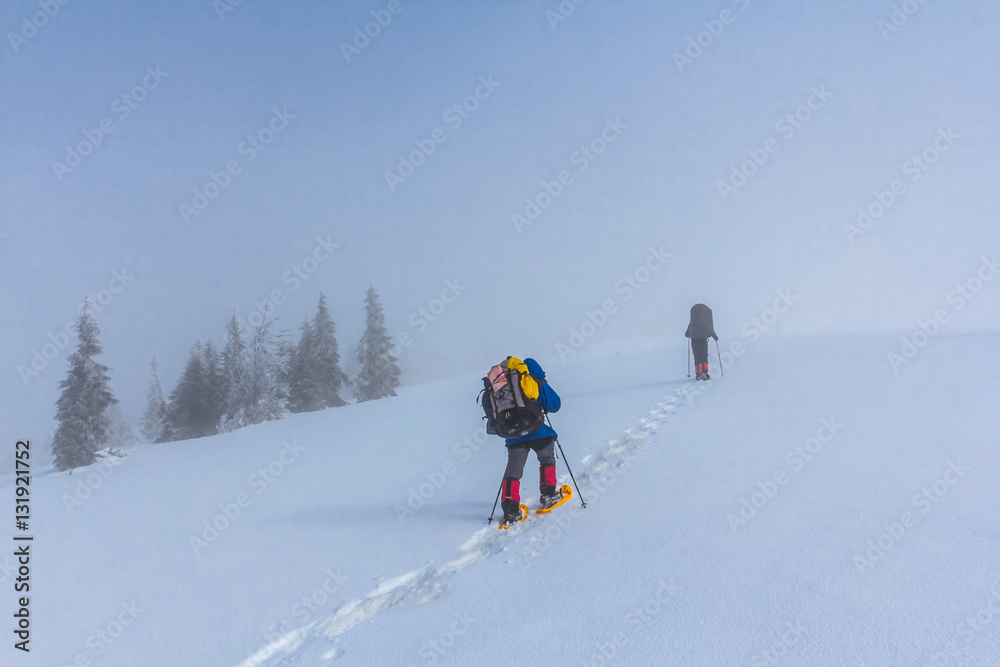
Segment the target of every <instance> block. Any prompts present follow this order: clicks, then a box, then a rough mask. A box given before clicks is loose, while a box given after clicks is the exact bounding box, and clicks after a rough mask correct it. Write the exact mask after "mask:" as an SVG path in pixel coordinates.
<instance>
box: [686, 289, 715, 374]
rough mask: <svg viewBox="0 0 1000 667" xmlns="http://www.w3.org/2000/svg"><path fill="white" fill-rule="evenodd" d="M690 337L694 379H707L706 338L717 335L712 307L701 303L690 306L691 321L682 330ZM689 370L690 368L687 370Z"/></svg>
mask: <svg viewBox="0 0 1000 667" xmlns="http://www.w3.org/2000/svg"><path fill="white" fill-rule="evenodd" d="M684 335H685V336H686V337H687V338H690V339H691V351H692V352H694V371H695V379H697V380H709V379H711V377H710V376H709V374H708V339H709V338H714V339H715V340H716V341H718V340H719V337H718V336H717V335H716V334H715V324H714V323H713V322H712V309H711V308H709V307H708V306H706V305H705V304H703V303H696V304H695V305H693V306H691V321H690V322H689V323H688V328H687V331H685V332H684ZM688 372H690V370H689V371H688Z"/></svg>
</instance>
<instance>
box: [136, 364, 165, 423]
mask: <svg viewBox="0 0 1000 667" xmlns="http://www.w3.org/2000/svg"><path fill="white" fill-rule="evenodd" d="M149 371H150V378H149V390H148V391H147V392H146V411H145V412H144V413H143V415H142V428H141V432H142V435H143V437H145V438H147V439H148V440H149V441H150V442H156V441H157V440H158V439H159V438H160V436H161V435H163V422H164V420H165V419H166V417H167V402H166V401H165V400H163V387H162V386H161V385H160V366H159V364H158V363H157V361H156V357H153V362H152V363H151V364H150V368H149Z"/></svg>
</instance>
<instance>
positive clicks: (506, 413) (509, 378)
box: [480, 357, 545, 438]
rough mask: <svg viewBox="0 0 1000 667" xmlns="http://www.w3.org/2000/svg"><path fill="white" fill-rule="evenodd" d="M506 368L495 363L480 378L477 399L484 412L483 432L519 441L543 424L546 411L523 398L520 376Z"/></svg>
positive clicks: (532, 400)
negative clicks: (480, 383) (480, 390)
mask: <svg viewBox="0 0 1000 667" xmlns="http://www.w3.org/2000/svg"><path fill="white" fill-rule="evenodd" d="M508 359H510V357H508ZM506 366H507V361H504V362H503V363H502V364H497V365H496V366H494V367H493V368H491V369H490V372H489V373H488V374H487V375H486V377H484V378H483V391H482V392H481V393H480V396H481V398H482V401H481V404H482V406H483V412H485V413H486V432H487V433H491V434H495V435H499V436H500V437H501V438H520V437H522V436H525V435H530V434H532V433H534V432H535V431H537V430H538V429H539V427H541V425H542V424H544V423H545V412H544V410H542V406H540V405H539V404H538V401H537V400H535V399H533V398H528V397H527V396H525V394H524V391H523V389H522V387H521V373H520V372H519V371H517V370H515V369H506V368H505V367H506ZM536 382H537V381H536ZM539 391H541V387H539Z"/></svg>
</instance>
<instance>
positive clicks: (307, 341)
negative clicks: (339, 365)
mask: <svg viewBox="0 0 1000 667" xmlns="http://www.w3.org/2000/svg"><path fill="white" fill-rule="evenodd" d="M300 328H301V330H302V334H301V336H299V342H298V345H296V346H295V347H294V348H293V349H292V353H291V354H290V355H289V358H288V409H289V411H290V412H312V411H313V410H319V409H320V408H322V407H323V406H322V405H316V401H315V400H314V398H313V397H314V396H315V395H316V391H315V387H314V383H313V381H312V376H311V373H310V362H311V360H312V358H313V354H312V349H313V332H312V325H311V324H309V320H305V321H303V322H302V326H301V327H300Z"/></svg>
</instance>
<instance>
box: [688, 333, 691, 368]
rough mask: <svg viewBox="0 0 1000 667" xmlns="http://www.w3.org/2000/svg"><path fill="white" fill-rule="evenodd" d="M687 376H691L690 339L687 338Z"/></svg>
mask: <svg viewBox="0 0 1000 667" xmlns="http://www.w3.org/2000/svg"><path fill="white" fill-rule="evenodd" d="M687 359H688V377H691V339H690V338H688V356H687Z"/></svg>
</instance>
